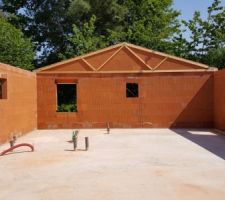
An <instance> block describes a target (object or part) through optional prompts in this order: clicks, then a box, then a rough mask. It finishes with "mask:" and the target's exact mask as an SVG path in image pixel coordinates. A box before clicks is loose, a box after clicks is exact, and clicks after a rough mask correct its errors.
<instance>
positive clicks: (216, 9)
mask: <svg viewBox="0 0 225 200" xmlns="http://www.w3.org/2000/svg"><path fill="white" fill-rule="evenodd" d="M183 24H184V25H185V29H186V30H184V31H188V32H189V33H190V38H186V37H185V36H184V35H182V34H181V35H180V36H179V37H177V39H176V41H175V42H176V43H177V44H179V45H178V46H177V47H178V48H176V54H177V55H178V56H183V57H186V58H189V59H192V60H195V61H198V62H203V63H206V64H209V65H211V66H215V67H225V64H223V63H221V62H220V61H221V60H224V59H223V56H224V48H225V7H223V6H221V1H220V0H214V2H213V3H212V5H211V6H210V7H208V16H207V18H206V19H203V18H202V17H201V14H200V12H198V11H196V12H195V13H194V16H193V18H192V19H191V20H189V21H183Z"/></svg>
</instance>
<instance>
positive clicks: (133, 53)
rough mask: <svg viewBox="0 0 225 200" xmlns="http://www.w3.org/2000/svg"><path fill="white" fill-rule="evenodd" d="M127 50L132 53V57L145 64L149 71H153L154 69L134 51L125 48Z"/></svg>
mask: <svg viewBox="0 0 225 200" xmlns="http://www.w3.org/2000/svg"><path fill="white" fill-rule="evenodd" d="M125 48H126V49H127V50H128V51H129V52H131V54H132V55H134V56H135V57H136V58H137V59H138V60H139V61H141V63H143V64H144V65H145V66H146V67H147V68H148V69H150V70H152V69H153V68H152V67H150V66H149V65H147V64H146V63H145V62H144V61H143V60H142V59H141V58H140V57H139V56H138V55H137V54H136V53H135V52H134V51H132V50H131V49H130V48H129V47H128V46H125Z"/></svg>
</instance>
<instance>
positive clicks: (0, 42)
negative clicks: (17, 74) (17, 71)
mask: <svg viewBox="0 0 225 200" xmlns="http://www.w3.org/2000/svg"><path fill="white" fill-rule="evenodd" d="M33 59H34V52H33V46H32V43H31V41H30V40H29V39H27V38H26V37H24V35H23V33H22V32H21V31H20V30H19V29H17V28H15V27H14V26H12V25H11V24H10V23H9V22H7V21H6V19H4V18H3V17H0V62H3V63H7V64H11V65H14V66H18V67H20V68H23V69H28V70H31V69H33V68H34V66H33Z"/></svg>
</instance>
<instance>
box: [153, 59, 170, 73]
mask: <svg viewBox="0 0 225 200" xmlns="http://www.w3.org/2000/svg"><path fill="white" fill-rule="evenodd" d="M167 59H168V57H165V58H164V59H163V60H161V61H160V62H159V63H158V64H157V65H156V66H155V67H154V68H153V70H156V69H157V68H158V67H159V66H160V65H162V64H163V63H164V62H165V61H166V60H167Z"/></svg>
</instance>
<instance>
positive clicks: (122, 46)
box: [97, 46, 124, 71]
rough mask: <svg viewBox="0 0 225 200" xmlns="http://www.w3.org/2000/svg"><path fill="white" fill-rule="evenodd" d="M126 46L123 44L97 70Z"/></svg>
mask: <svg viewBox="0 0 225 200" xmlns="http://www.w3.org/2000/svg"><path fill="white" fill-rule="evenodd" d="M123 47H124V46H121V47H120V48H119V49H118V50H117V51H116V52H114V53H113V55H111V56H110V57H109V58H108V59H107V60H106V61H105V62H104V63H103V64H102V65H101V66H100V67H99V68H98V69H97V71H99V70H100V69H101V68H102V67H104V66H105V65H106V64H107V63H108V62H109V61H110V60H111V59H112V58H113V57H114V56H115V55H116V54H118V53H119V52H120V50H121V49H122V48H123Z"/></svg>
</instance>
